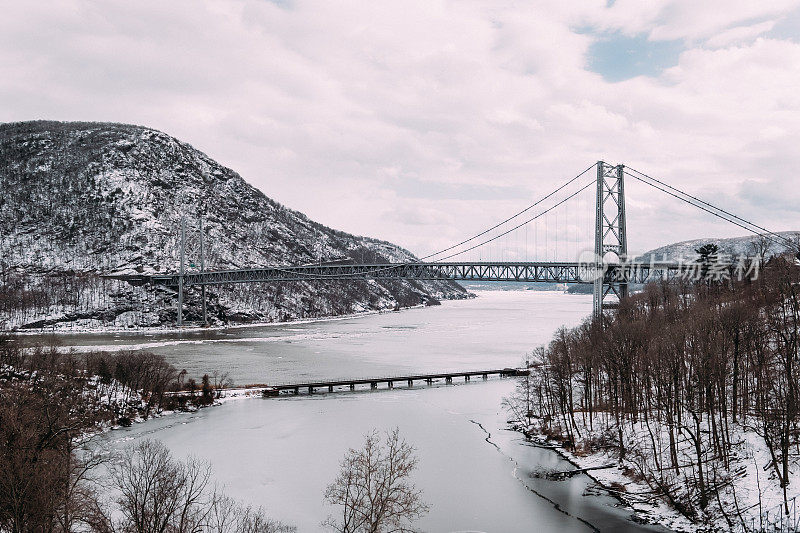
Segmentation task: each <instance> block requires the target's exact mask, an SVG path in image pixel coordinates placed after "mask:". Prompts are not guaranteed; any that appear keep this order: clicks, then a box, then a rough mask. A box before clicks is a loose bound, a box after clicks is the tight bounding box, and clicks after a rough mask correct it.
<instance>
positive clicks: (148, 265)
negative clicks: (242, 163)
mask: <svg viewBox="0 0 800 533" xmlns="http://www.w3.org/2000/svg"><path fill="white" fill-rule="evenodd" d="M0 191H2V194H0V328H3V327H5V328H11V327H26V326H27V327H34V326H38V327H41V326H49V325H54V324H57V325H60V326H63V324H66V323H72V324H76V323H80V324H81V325H85V326H97V325H115V326H126V325H127V326H131V325H137V326H156V325H168V324H171V323H172V322H173V321H174V318H175V311H176V305H175V295H174V292H173V291H171V290H168V289H163V288H148V287H141V288H140V287H131V286H128V285H127V284H125V283H121V282H117V281H112V280H108V279H105V278H102V277H101V276H102V275H103V274H110V273H134V272H145V273H154V272H168V271H176V270H177V268H178V265H179V257H180V255H179V254H180V246H179V244H180V226H181V222H180V221H181V219H182V218H185V219H186V227H187V231H186V238H187V243H188V245H187V263H188V264H189V265H190V269H191V268H198V267H199V264H200V254H199V225H200V220H201V219H202V223H203V225H204V235H205V239H204V245H205V253H204V254H203V255H204V257H205V264H206V268H207V269H227V268H239V267H251V266H258V265H297V264H305V263H312V262H317V261H337V260H344V261H348V260H354V261H357V262H362V261H365V262H366V261H375V262H384V261H393V262H394V261H413V260H415V257H414V256H413V255H412V254H411V253H410V252H409V251H407V250H404V249H403V248H400V247H398V246H396V245H393V244H391V243H388V242H385V241H380V240H376V239H371V238H366V237H358V236H354V235H350V234H347V233H343V232H340V231H336V230H334V229H331V228H328V227H326V226H323V225H321V224H318V223H316V222H314V221H312V220H309V219H308V217H306V216H305V215H303V214H302V213H299V212H296V211H293V210H291V209H288V208H286V207H284V206H282V205H280V204H278V203H277V202H275V201H273V200H271V199H269V198H267V197H266V196H265V195H264V194H263V193H262V192H261V191H259V190H258V189H256V188H254V187H252V186H250V185H249V184H248V183H247V182H246V181H244V179H242V178H241V177H240V176H239V175H238V174H236V173H235V172H234V171H232V170H231V169H228V168H225V167H223V166H221V165H219V164H218V163H216V162H215V161H213V160H212V159H211V158H209V157H208V156H207V155H205V154H203V153H201V152H200V151H198V150H195V149H194V148H192V147H191V146H190V145H188V144H186V143H183V142H181V141H178V140H177V139H174V138H173V137H170V136H169V135H166V134H165V133H162V132H159V131H156V130H153V129H150V128H145V127H140V126H131V125H124V124H107V123H79V122H69V123H61V122H49V121H35V122H22V123H10V124H0ZM192 265H193V266H192ZM209 293H210V299H211V307H210V309H211V314H212V317H213V319H214V321H216V322H228V321H242V322H248V321H275V320H287V319H295V318H309V317H315V316H325V315H337V314H343V313H351V312H358V311H364V310H377V309H386V308H393V307H397V306H407V305H416V304H419V303H420V302H424V301H426V300H428V299H430V298H460V297H464V296H465V295H466V291H465V290H464V289H463V288H462V287H460V286H459V285H457V284H455V283H445V282H410V281H391V282H373V281H369V282H367V281H361V282H352V281H349V282H331V283H314V282H309V283H301V282H297V283H281V284H258V285H256V284H253V285H241V286H234V287H214V288H210V289H209ZM196 296H197V295H196V294H195V293H194V292H193V291H190V293H189V295H188V304H187V305H188V319H189V320H191V319H193V318H194V319H196V318H197V307H198V300H197V297H196ZM15 302H16V303H15Z"/></svg>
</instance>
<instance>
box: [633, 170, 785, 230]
mask: <svg viewBox="0 0 800 533" xmlns="http://www.w3.org/2000/svg"><path fill="white" fill-rule="evenodd" d="M625 174H627V175H628V176H630V177H631V178H633V179H635V180H639V181H641V182H642V183H644V184H645V185H649V186H650V187H653V188H654V189H658V190H659V191H661V192H664V193H666V194H668V195H670V196H672V197H673V198H677V199H678V200H680V201H682V202H686V203H687V204H689V205H692V206H694V207H696V208H698V209H702V210H703V211H705V212H706V213H709V214H712V215H714V216H715V217H717V218H721V219H722V220H724V221H726V222H730V223H731V224H733V225H735V226H739V227H740V228H742V229H744V230H746V231H749V232H750V233H754V234H756V235H763V236H764V237H765V238H767V239H769V240H770V241H772V242H773V243H775V244H778V245H781V244H784V243H781V242H780V241H778V240H776V239H774V238H772V237H769V236H768V235H767V234H769V235H777V234H775V233H773V232H771V231H768V230H765V231H766V234H761V233H759V232H758V231H755V230H753V229H752V228H749V227H747V226H745V225H744V224H741V223H740V222H737V221H736V220H732V219H731V218H728V217H725V216H723V215H721V214H719V213H716V212H714V211H712V210H711V209H708V208H707V207H705V206H703V205H700V204H698V203H695V202H693V201H691V200H688V199H686V198H684V197H682V196H680V195H678V194H675V193H673V192H671V191H669V190H667V189H665V188H663V187H660V186H658V185H655V184H653V183H650V182H648V181H645V180H644V179H642V178H640V177H639V176H637V175H635V174H631V173H629V172H625ZM675 190H678V189H675ZM678 192H680V191H678ZM687 196H689V195H687ZM698 201H699V202H701V203H702V204H706V202H703V201H702V200H698ZM706 205H709V206H710V207H712V208H714V209H716V208H715V207H714V206H713V205H711V204H706ZM720 211H722V210H721V209H720ZM733 218H736V219H738V218H739V217H736V216H735V215H734V217H733ZM745 222H747V221H745ZM753 226H755V227H758V226H756V225H755V224H753ZM778 237H781V239H783V240H784V241H786V242H789V243H791V244H794V243H793V242H792V241H791V240H789V239H786V238H785V237H782V236H780V235H778ZM784 245H785V244H784Z"/></svg>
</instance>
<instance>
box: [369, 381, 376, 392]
mask: <svg viewBox="0 0 800 533" xmlns="http://www.w3.org/2000/svg"><path fill="white" fill-rule="evenodd" d="M369 388H370V389H373V390H374V389H377V388H378V382H377V381H373V382H371V383H370V384H369Z"/></svg>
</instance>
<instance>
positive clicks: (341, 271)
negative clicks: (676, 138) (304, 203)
mask: <svg viewBox="0 0 800 533" xmlns="http://www.w3.org/2000/svg"><path fill="white" fill-rule="evenodd" d="M602 268H603V273H602V275H601V276H598V274H597V273H598V270H597V268H596V266H595V265H594V264H591V263H560V262H503V263H487V262H477V263H377V264H367V265H303V266H287V267H283V266H270V267H263V268H249V269H240V270H220V271H211V272H188V273H186V274H185V275H184V276H180V275H179V274H164V275H160V274H154V275H133V276H113V277H114V278H117V279H122V280H125V281H128V282H130V283H134V284H144V283H149V284H153V285H164V286H168V287H179V286H180V284H181V277H182V278H183V285H184V286H189V285H199V286H203V285H222V284H232V283H259V282H276V281H315V282H318V281H348V280H350V281H353V280H390V279H413V280H443V281H444V280H451V281H510V282H527V283H568V284H573V283H585V284H592V283H595V280H596V279H597V280H602V283H603V284H604V285H612V284H620V283H624V284H628V283H637V284H641V283H646V282H648V281H653V280H657V279H664V280H671V279H674V278H678V277H685V278H687V279H689V278H690V277H696V276H695V274H696V273H697V272H699V271H700V268H699V264H698V263H622V264H612V263H606V264H604V265H603V266H602ZM731 268H732V267H731Z"/></svg>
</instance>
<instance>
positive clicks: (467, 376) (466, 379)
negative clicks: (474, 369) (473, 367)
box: [464, 374, 469, 382]
mask: <svg viewBox="0 0 800 533" xmlns="http://www.w3.org/2000/svg"><path fill="white" fill-rule="evenodd" d="M464 381H465V382H467V381H469V374H467V375H465V376H464Z"/></svg>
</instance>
